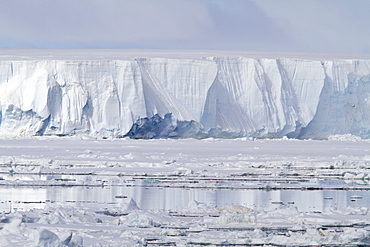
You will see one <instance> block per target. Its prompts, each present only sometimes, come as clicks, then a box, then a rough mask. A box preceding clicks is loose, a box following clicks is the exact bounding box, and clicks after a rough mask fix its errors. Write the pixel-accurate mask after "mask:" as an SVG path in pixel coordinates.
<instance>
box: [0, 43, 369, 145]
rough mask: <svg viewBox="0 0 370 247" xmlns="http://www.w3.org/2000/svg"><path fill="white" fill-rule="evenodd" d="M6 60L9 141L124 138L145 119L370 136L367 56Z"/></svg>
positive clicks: (222, 129)
mask: <svg viewBox="0 0 370 247" xmlns="http://www.w3.org/2000/svg"><path fill="white" fill-rule="evenodd" d="M89 52H91V53H89ZM0 57H1V59H0V136H2V137H24V136H33V135H73V134H83V135H86V134H87V135H92V136H104V137H108V136H124V135H125V134H126V133H127V132H128V131H129V130H130V129H131V128H132V126H133V124H134V123H135V122H136V121H137V120H140V119H141V118H146V117H147V118H152V117H153V116H155V115H156V114H158V116H160V117H162V118H164V116H165V115H166V114H169V113H171V114H172V117H173V119H174V120H173V121H171V123H170V126H167V127H166V128H173V129H175V128H176V123H177V122H176V121H182V123H184V122H185V123H186V122H189V123H190V122H191V121H195V122H197V123H198V124H200V125H201V126H202V129H201V131H202V132H206V133H207V135H211V136H212V133H216V134H215V136H220V135H221V134H220V133H224V135H225V136H226V137H227V136H230V135H231V136H254V137H283V136H288V137H294V138H317V139H320V138H327V137H328V136H330V135H335V134H340V135H343V134H352V135H356V136H359V137H361V138H369V137H370V112H369V109H370V108H369V103H368V102H370V101H369V97H370V96H369V92H370V88H369V85H370V59H366V58H367V57H366V56H364V55H362V56H359V55H357V56H355V55H354V56H353V58H348V57H349V55H342V56H340V55H332V57H329V55H328V54H321V55H320V54H316V55H307V54H306V55H305V54H288V55H286V56H282V54H263V53H262V54H257V53H255V54H253V53H245V52H239V53H238V52H236V51H235V52H213V53H212V52H201V51H199V52H194V51H193V52H191V51H188V52H185V51H184V52H178V51H177V52H176V51H174V52H170V51H163V52H162V53H161V52H160V51H156V52H149V51H124V50H123V51H122V50H121V51H115V50H102V51H95V52H92V51H89V50H87V51H81V50H75V51H73V50H66V51H61V50H41V51H40V50H2V53H1V56H0ZM356 57H357V58H356ZM341 58H342V59H341ZM344 58H345V59H344ZM159 131H161V132H162V131H163V130H162V129H161V130H159ZM185 132H186V131H185ZM171 133H172V132H171ZM187 133H188V132H187ZM172 134H174V136H176V137H179V136H180V137H181V135H180V134H179V133H172ZM187 137H188V136H187Z"/></svg>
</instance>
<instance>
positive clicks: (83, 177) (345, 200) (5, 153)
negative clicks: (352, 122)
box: [0, 135, 370, 246]
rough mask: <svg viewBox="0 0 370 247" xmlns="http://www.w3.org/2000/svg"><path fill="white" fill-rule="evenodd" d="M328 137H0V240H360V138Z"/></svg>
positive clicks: (365, 199)
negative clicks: (143, 138)
mask: <svg viewBox="0 0 370 247" xmlns="http://www.w3.org/2000/svg"><path fill="white" fill-rule="evenodd" d="M329 139H330V140H328V141H314V140H304V141H300V140H292V139H290V140H288V139H286V138H283V139H278V140H267V139H266V140H254V139H249V138H241V139H212V138H209V139H203V140H194V139H183V140H170V139H168V140H132V139H127V138H126V139H111V140H106V139H105V140H104V139H93V138H86V137H84V138H81V137H77V136H76V137H73V138H66V137H34V138H28V139H7V140H5V139H3V140H0V146H1V148H0V160H2V161H1V162H0V164H1V165H0V173H1V180H0V186H1V187H2V189H1V192H0V193H1V197H0V198H1V201H0V207H1V211H2V214H1V216H0V226H1V230H0V245H1V246H171V245H172V246H218V245H220V244H223V245H224V246H235V245H242V246H243V245H245V246H248V245H252V246H253V245H260V246H276V245H280V246H281V245H291V246H297V245H304V246H323V245H325V246H328V245H330V246H356V245H362V246H364V245H368V244H369V239H370V227H369V226H370V220H369V219H370V217H369V215H370V206H369V205H370V201H369V198H370V186H369V178H370V173H369V170H368V167H369V162H370V157H369V148H370V143H369V142H368V141H365V140H359V139H358V138H357V137H354V136H350V135H344V136H339V135H336V136H332V137H330V138H329Z"/></svg>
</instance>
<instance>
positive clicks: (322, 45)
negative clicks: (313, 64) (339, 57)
mask: <svg viewBox="0 0 370 247" xmlns="http://www.w3.org/2000/svg"><path fill="white" fill-rule="evenodd" d="M255 2H256V4H257V5H258V6H259V7H261V9H263V10H264V11H265V13H266V15H268V16H270V18H271V19H273V20H274V22H275V23H277V25H279V26H280V27H281V28H282V29H284V31H285V33H287V34H289V36H290V39H291V43H292V44H293V49H295V50H302V51H319V52H323V51H327V52H370V47H369V45H368V44H369V42H370V33H369V32H368V31H367V30H368V29H369V23H370V15H369V14H368V11H369V9H370V1H368V0H356V1H347V0H325V1H322V0H310V1H307V0H280V1H274V0H262V1H257V0H256V1H255Z"/></svg>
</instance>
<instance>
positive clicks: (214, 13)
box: [0, 0, 370, 52]
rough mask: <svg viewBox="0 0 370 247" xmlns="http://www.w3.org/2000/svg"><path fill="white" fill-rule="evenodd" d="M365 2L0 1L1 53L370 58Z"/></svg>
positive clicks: (369, 23) (369, 21)
mask: <svg viewBox="0 0 370 247" xmlns="http://www.w3.org/2000/svg"><path fill="white" fill-rule="evenodd" d="M369 11H370V1H369V0H104V1H103V0H33V1H30V0H0V48H138V49H143V48H145V49H208V50H211V49H219V50H249V51H314V52H370V32H369V30H370V27H369V26H370V15H369V14H368V13H369Z"/></svg>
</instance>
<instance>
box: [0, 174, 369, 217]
mask: <svg viewBox="0 0 370 247" xmlns="http://www.w3.org/2000/svg"><path fill="white" fill-rule="evenodd" d="M7 179H9V178H7ZM30 179H34V178H30ZM52 179H55V177H50V176H49V177H47V178H45V177H39V178H38V181H48V180H52ZM59 179H60V178H59ZM94 179H95V180H94ZM94 179H92V178H91V176H88V177H86V178H84V181H85V182H86V181H88V182H90V183H92V184H94V183H93V182H94V181H97V179H96V178H94ZM105 179H106V180H105ZM109 179H110V180H109ZM71 180H72V181H74V180H73V179H71ZM108 180H109V181H108ZM98 181H108V182H109V183H108V184H109V185H108V186H95V187H93V186H91V187H90V186H76V187H62V186H42V187H37V186H33V187H25V186H20V187H2V188H1V190H0V200H1V203H0V210H1V212H9V211H15V210H30V209H33V208H44V207H45V206H46V205H50V204H54V205H69V206H83V207H88V208H93V209H96V210H98V209H102V208H109V207H117V206H119V204H120V203H121V202H122V200H123V199H122V198H123V197H127V198H130V197H132V198H133V199H134V200H135V201H136V202H137V204H138V205H139V207H140V208H142V209H148V210H177V209H181V208H186V207H187V205H188V204H189V202H191V201H193V200H196V201H198V202H203V203H206V204H208V205H209V206H213V207H216V208H222V207H224V206H226V205H243V206H246V207H249V208H253V209H257V210H271V209H274V208H278V207H281V206H282V205H286V206H291V207H297V208H298V209H299V211H306V212H312V211H320V212H325V211H329V210H335V209H344V208H346V207H348V206H352V207H369V205H370V199H369V198H370V191H366V190H364V191H351V190H313V191H311V190H257V189H251V190H246V189H219V188H217V187H214V188H209V189H205V188H194V187H192V188H182V187H165V186H162V187H151V186H150V185H153V183H155V182H153V181H152V180H130V182H127V181H129V179H128V178H127V177H126V178H116V177H115V178H114V179H113V178H100V179H98ZM132 181H133V182H132ZM255 183H257V182H255ZM259 183H260V182H259ZM321 183H329V182H328V181H321ZM330 183H343V181H335V182H330ZM354 196H357V197H354Z"/></svg>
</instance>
